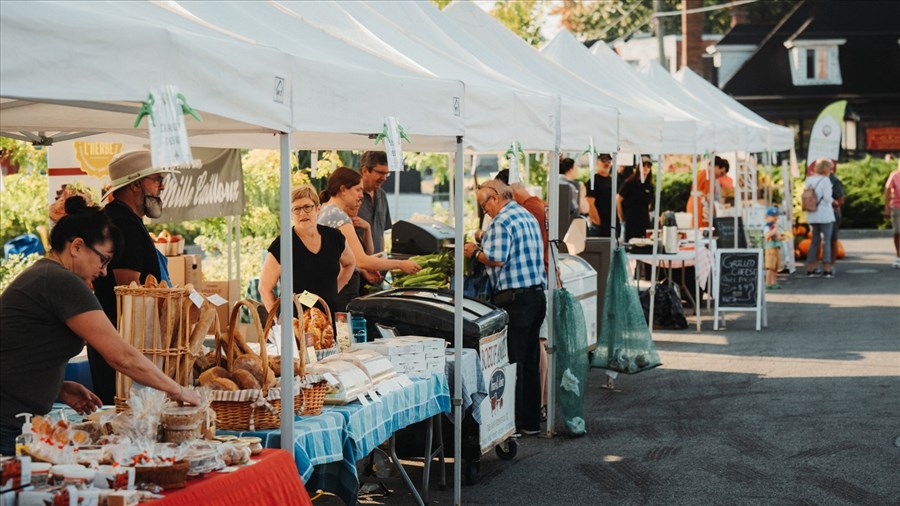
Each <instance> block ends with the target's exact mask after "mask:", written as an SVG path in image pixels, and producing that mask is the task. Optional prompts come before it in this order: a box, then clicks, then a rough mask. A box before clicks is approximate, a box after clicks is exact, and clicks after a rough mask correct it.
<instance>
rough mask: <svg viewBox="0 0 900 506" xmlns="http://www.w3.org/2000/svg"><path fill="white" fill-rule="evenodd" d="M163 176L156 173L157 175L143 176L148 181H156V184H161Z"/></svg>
mask: <svg viewBox="0 0 900 506" xmlns="http://www.w3.org/2000/svg"><path fill="white" fill-rule="evenodd" d="M165 178H166V177H165V176H161V175H159V174H157V175H155V176H147V177H145V178H144V179H147V180H149V181H153V182H154V183H156V184H162V182H163V180H164V179H165Z"/></svg>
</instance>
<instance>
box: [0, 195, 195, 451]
mask: <svg viewBox="0 0 900 506" xmlns="http://www.w3.org/2000/svg"><path fill="white" fill-rule="evenodd" d="M66 213H67V214H66V215H65V216H63V217H62V218H61V219H60V220H59V222H58V223H57V224H56V226H55V227H53V231H52V232H51V233H50V246H51V251H50V253H48V255H47V257H46V258H42V259H40V260H38V261H37V262H35V264H34V265H32V266H31V267H29V268H27V269H25V270H24V271H22V273H21V274H19V276H18V277H16V279H15V280H13V282H12V283H11V284H10V285H9V286H8V287H7V288H6V290H4V291H3V293H2V294H0V307H2V313H0V327H2V329H3V331H2V334H0V453H3V454H4V455H12V454H14V452H15V437H16V436H17V435H19V434H20V433H21V428H22V423H23V422H22V420H21V419H17V418H16V417H15V415H16V414H18V413H22V412H25V413H32V414H40V415H42V414H45V413H47V412H48V411H50V408H51V406H52V405H53V402H54V401H55V400H56V399H60V400H62V401H63V402H65V403H66V404H68V405H69V406H71V407H72V408H73V409H74V410H75V411H77V412H79V413H90V412H92V411H94V410H95V409H97V408H99V407H100V405H101V404H102V403H101V401H100V398H99V397H97V396H96V395H94V393H92V392H91V391H90V390H88V389H87V388H85V387H84V386H83V385H80V384H78V383H75V382H72V381H64V377H65V370H66V364H67V363H68V361H69V359H70V358H72V357H74V356H75V355H77V354H78V353H79V352H80V351H81V349H82V348H83V347H84V345H85V343H87V344H89V345H91V346H92V347H93V348H94V349H96V350H97V351H98V352H100V354H101V355H102V356H103V358H104V359H106V361H107V362H109V364H110V365H111V366H113V368H115V369H116V370H117V371H119V372H121V373H123V374H125V375H127V376H129V377H130V378H132V379H133V380H135V381H136V382H139V383H141V384H143V385H146V386H149V387H152V388H155V389H157V390H162V391H163V392H166V393H168V394H169V396H170V397H171V398H172V399H174V400H177V401H179V402H184V403H187V404H194V405H196V404H199V403H200V398H199V397H198V396H197V394H196V393H195V392H193V391H191V390H187V389H185V388H183V387H182V386H180V385H179V384H178V383H176V382H175V381H174V380H172V379H171V378H169V377H168V376H166V375H165V374H164V373H163V372H162V371H161V370H160V369H159V368H158V367H156V366H155V365H154V364H153V363H152V362H150V361H149V360H148V359H147V358H146V357H144V355H142V354H141V353H140V352H139V351H138V350H136V349H135V348H134V347H132V346H131V345H129V344H128V343H126V342H125V341H124V340H123V339H122V338H121V337H119V334H118V332H117V331H116V329H115V328H114V327H113V326H112V323H110V321H109V318H107V317H106V314H105V313H104V312H103V310H102V309H101V307H100V303H99V302H98V301H97V297H96V296H95V295H94V293H93V292H92V291H91V289H90V287H89V285H90V284H91V283H92V282H93V281H94V280H95V279H97V278H98V277H99V276H102V275H105V274H106V267H107V265H109V262H110V260H112V258H113V254H114V253H115V248H116V242H117V239H118V235H117V232H118V231H117V230H116V229H115V228H114V227H113V226H112V225H111V224H110V223H109V220H108V219H107V217H106V215H105V214H103V213H102V212H101V211H100V208H98V207H88V206H87V205H86V204H85V201H84V198H83V197H80V196H75V197H70V198H69V199H68V200H66ZM119 242H120V241H119Z"/></svg>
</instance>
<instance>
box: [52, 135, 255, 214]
mask: <svg viewBox="0 0 900 506" xmlns="http://www.w3.org/2000/svg"><path fill="white" fill-rule="evenodd" d="M138 149H146V147H145V146H144V145H142V144H122V143H110V142H86V141H68V142H60V143H57V144H55V145H53V146H52V147H50V148H48V153H47V166H48V168H47V174H48V176H49V177H48V194H47V202H48V204H49V205H50V217H51V219H52V220H53V221H56V220H57V219H58V218H56V217H54V216H56V213H55V212H54V209H56V208H59V210H60V211H61V210H62V202H63V200H65V198H67V197H68V196H70V195H72V194H74V193H79V194H86V195H88V196H90V199H89V200H91V201H92V203H93V204H94V205H96V204H98V203H99V200H98V199H99V197H100V195H101V194H102V193H103V188H104V187H105V186H107V185H109V169H108V167H109V162H110V161H111V160H112V159H113V157H115V156H116V155H117V154H119V153H121V152H127V151H133V150H138ZM193 155H194V157H195V158H198V159H199V160H200V161H201V162H202V166H201V167H200V168H196V169H180V174H178V175H172V174H170V175H167V176H166V179H165V185H166V187H165V190H164V191H163V193H162V199H163V214H162V216H161V217H160V219H159V220H156V221H158V222H163V223H171V222H178V221H188V220H197V219H205V218H214V217H217V216H236V215H240V214H242V213H243V212H244V180H243V177H242V174H241V153H240V150H238V149H214V148H194V149H193Z"/></svg>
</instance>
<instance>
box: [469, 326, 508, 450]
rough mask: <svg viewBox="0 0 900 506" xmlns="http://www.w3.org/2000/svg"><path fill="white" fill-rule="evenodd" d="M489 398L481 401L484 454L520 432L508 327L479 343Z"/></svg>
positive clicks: (482, 448) (480, 438)
mask: <svg viewBox="0 0 900 506" xmlns="http://www.w3.org/2000/svg"><path fill="white" fill-rule="evenodd" d="M479 357H481V370H482V374H483V375H484V384H485V385H486V386H487V389H488V397H487V398H486V399H484V400H483V401H482V402H481V427H480V430H479V431H478V432H479V442H480V444H481V451H482V453H484V452H485V451H487V450H489V449H490V448H491V447H492V446H494V445H495V444H497V443H499V442H501V441H503V440H504V439H506V438H507V437H509V436H510V435H512V434H513V433H514V432H515V431H516V409H515V408H516V406H515V405H516V366H515V364H510V363H509V353H508V351H507V347H506V329H503V330H501V331H500V332H497V333H496V334H494V335H492V336H488V337H485V338H483V339H481V341H480V342H479Z"/></svg>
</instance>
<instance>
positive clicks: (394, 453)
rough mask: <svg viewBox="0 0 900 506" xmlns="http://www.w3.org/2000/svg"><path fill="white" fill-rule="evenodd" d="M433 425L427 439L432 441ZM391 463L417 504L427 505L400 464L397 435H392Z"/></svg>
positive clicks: (429, 429)
mask: <svg viewBox="0 0 900 506" xmlns="http://www.w3.org/2000/svg"><path fill="white" fill-rule="evenodd" d="M431 435H432V433H431V425H429V426H428V435H427V436H426V439H428V440H429V441H430V440H431ZM391 461H392V462H393V463H394V468H395V469H397V472H398V473H400V477H401V478H403V483H405V484H406V488H408V489H409V492H410V493H411V494H412V496H413V499H415V501H416V504H418V505H419V506H425V503H424V502H422V496H420V495H419V491H418V490H416V486H415V485H413V482H412V480H411V479H410V478H409V475H408V474H406V469H404V468H403V464H401V463H400V458H399V457H398V456H397V434H396V433H394V434H391Z"/></svg>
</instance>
